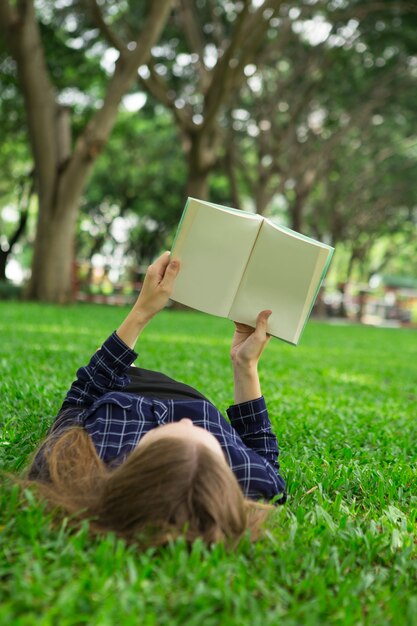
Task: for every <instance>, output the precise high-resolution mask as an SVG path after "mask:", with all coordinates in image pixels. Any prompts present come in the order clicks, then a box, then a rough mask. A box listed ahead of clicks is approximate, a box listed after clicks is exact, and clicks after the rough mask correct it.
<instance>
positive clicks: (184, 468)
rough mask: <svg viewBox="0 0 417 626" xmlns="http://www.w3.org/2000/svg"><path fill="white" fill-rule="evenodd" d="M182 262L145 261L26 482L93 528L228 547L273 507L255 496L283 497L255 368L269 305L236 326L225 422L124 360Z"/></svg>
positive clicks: (188, 394)
mask: <svg viewBox="0 0 417 626" xmlns="http://www.w3.org/2000/svg"><path fill="white" fill-rule="evenodd" d="M178 271H179V264H178V262H174V261H171V262H170V260H169V253H164V254H163V255H162V256H161V257H159V258H158V259H157V260H156V261H155V263H154V264H153V265H150V267H149V268H148V271H147V273H146V277H145V280H144V284H143V288H142V290H141V292H140V295H139V298H138V299H137V301H136V303H135V305H134V306H133V308H132V310H131V311H130V313H129V314H128V316H127V317H126V319H125V320H124V321H123V323H122V324H121V326H120V328H119V329H118V330H117V331H115V332H114V333H113V334H112V335H111V336H110V337H109V338H108V339H107V340H106V341H105V342H104V344H103V345H102V347H101V348H100V349H99V350H98V351H97V352H96V353H95V354H94V356H93V357H92V358H91V360H90V362H89V364H88V365H87V366H85V367H81V368H80V369H79V370H78V372H77V380H76V381H75V382H73V384H72V385H71V388H70V390H69V391H68V393H67V395H66V398H65V400H64V403H63V405H62V407H61V410H60V412H59V414H58V416H57V417H56V419H55V421H54V423H53V425H52V427H51V428H50V430H49V432H48V435H47V437H46V439H45V441H44V442H43V444H42V446H41V447H40V448H39V450H38V451H37V452H36V453H35V456H34V458H33V460H32V462H31V466H30V468H29V470H28V474H27V478H26V480H25V481H24V483H25V485H36V488H37V490H38V492H39V494H40V495H41V496H42V497H43V498H45V499H46V500H47V501H48V503H49V504H50V505H52V506H53V507H54V506H56V505H57V506H58V507H59V510H61V511H62V510H63V511H64V512H65V513H66V514H70V515H71V516H72V517H73V518H74V519H80V518H81V519H82V518H88V519H90V529H91V530H92V531H93V532H97V533H100V532H106V531H113V532H115V533H116V534H117V535H118V536H120V537H124V538H125V539H126V540H128V541H133V540H136V541H139V542H140V541H141V540H142V541H143V542H145V543H152V544H153V545H157V544H162V543H165V542H166V541H167V540H169V539H170V538H173V537H175V536H177V535H179V534H184V535H185V536H186V538H187V540H188V541H190V542H191V541H193V540H194V539H195V538H197V537H201V538H202V539H203V540H204V541H205V542H206V543H211V542H215V541H221V540H224V541H228V542H229V541H230V542H231V543H232V544H234V543H235V542H237V541H238V540H239V538H240V537H242V536H243V535H244V534H245V531H246V530H248V529H249V530H250V531H251V536H252V538H255V537H256V536H257V535H258V534H259V530H260V527H261V524H262V522H263V521H264V520H265V518H266V517H267V516H268V514H269V513H270V511H271V510H272V509H273V506H271V505H268V504H262V503H261V502H259V500H261V499H266V500H271V499H272V498H274V499H275V501H276V502H278V503H279V504H283V503H284V502H285V500H286V494H285V483H284V480H283V479H282V477H281V476H280V474H279V473H278V469H279V464H278V460H277V459H278V446H277V440H276V437H275V435H274V434H273V433H272V431H271V425H270V422H269V418H268V413H267V410H266V406H265V402H264V399H263V397H262V395H261V389H260V384H259V377H258V372H257V364H258V361H259V358H260V356H261V354H262V352H263V350H264V348H265V347H266V345H267V344H268V342H269V339H270V337H269V336H268V335H267V332H266V329H267V320H268V317H269V315H270V313H271V312H270V311H262V312H261V313H260V314H259V316H258V318H257V322H256V328H255V329H253V328H251V327H249V326H245V325H243V324H236V329H235V334H234V337H233V343H232V347H231V352H230V356H231V360H232V364H233V373H234V399H235V404H234V405H233V406H231V407H230V408H229V409H228V411H227V413H228V416H229V418H230V424H229V422H227V420H226V419H225V418H224V417H223V416H222V415H221V414H220V412H219V411H218V410H217V409H216V407H215V406H214V405H213V404H212V403H211V402H210V401H209V400H207V398H205V397H204V396H203V395H202V394H201V393H199V392H198V391H197V390H195V389H193V388H192V387H189V386H188V385H185V384H183V383H180V382H177V381H174V380H173V379H171V378H168V377H167V376H165V375H163V374H161V373H159V372H153V371H150V370H145V369H142V368H137V367H131V365H132V363H133V362H134V361H135V359H136V358H137V354H136V352H134V348H135V345H136V342H137V340H138V338H139V336H140V334H141V333H142V331H143V329H144V328H145V326H146V325H147V323H148V322H149V321H150V320H151V319H152V318H153V317H154V316H155V315H156V314H157V313H158V312H159V311H160V310H161V309H163V308H164V306H165V305H166V303H167V301H168V299H169V296H170V294H171V292H172V288H173V285H174V281H175V278H176V276H177V274H178Z"/></svg>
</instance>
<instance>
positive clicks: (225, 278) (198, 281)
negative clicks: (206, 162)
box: [172, 198, 262, 317]
mask: <svg viewBox="0 0 417 626" xmlns="http://www.w3.org/2000/svg"><path fill="white" fill-rule="evenodd" d="M261 223H262V218H261V217H259V216H258V215H254V214H250V213H246V212H241V213H240V212H239V211H236V210H232V211H228V210H227V208H221V207H218V206H215V205H212V204H210V203H205V202H202V201H199V200H195V199H194V198H190V199H189V201H188V203H187V206H186V211H185V214H184V217H183V219H182V222H181V223H180V227H179V232H178V235H177V237H176V239H175V242H174V246H173V250H172V258H174V259H179V260H180V261H181V270H180V272H179V274H178V277H177V278H176V281H175V286H174V291H173V294H172V300H175V301H176V302H181V303H182V304H185V305H187V306H190V307H193V308H195V309H198V310H200V311H204V312H206V313H211V314H212V315H220V316H223V317H227V315H228V313H229V310H230V307H231V305H232V302H233V299H234V296H235V294H236V290H237V288H238V286H239V283H240V280H241V278H242V274H243V271H244V269H245V267H246V263H247V261H248V258H249V255H250V253H251V250H252V247H253V244H254V242H255V240H256V237H257V234H258V231H259V228H260V224H261Z"/></svg>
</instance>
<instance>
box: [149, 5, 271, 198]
mask: <svg viewBox="0 0 417 626" xmlns="http://www.w3.org/2000/svg"><path fill="white" fill-rule="evenodd" d="M282 4H283V2H282V0H265V1H264V2H263V3H262V4H259V3H256V4H255V3H253V2H251V0H243V1H238V2H234V1H232V2H226V3H225V2H221V1H220V0H199V1H198V2H194V0H181V1H179V2H177V3H176V5H175V10H174V12H173V14H172V17H171V20H170V22H169V24H168V28H167V29H166V31H165V32H164V37H163V38H162V40H161V42H160V45H159V46H158V47H155V48H154V49H153V50H152V55H151V56H150V58H149V61H148V63H147V64H146V65H144V67H142V68H141V70H140V77H141V79H140V83H141V85H142V86H143V87H144V88H145V89H146V90H147V91H148V92H149V93H150V94H151V95H152V96H153V97H154V98H155V99H156V100H157V101H159V102H161V103H162V104H163V105H164V106H166V107H167V108H168V109H169V110H170V111H171V112H172V114H173V118H174V121H175V123H176V124H177V126H178V128H179V130H180V133H181V137H182V145H183V149H184V154H185V156H186V161H187V168H188V177H187V194H188V195H190V196H196V197H199V198H205V197H207V194H208V181H209V175H210V173H211V172H212V171H213V170H214V168H215V166H216V164H217V163H218V161H219V157H220V154H221V149H222V144H223V141H224V137H225V128H224V113H225V110H226V108H227V107H230V106H231V104H232V103H233V102H234V101H235V99H236V97H237V95H238V91H239V88H240V87H241V85H242V83H244V81H245V79H246V77H245V67H246V66H247V65H248V64H249V63H253V60H254V59H255V58H257V56H258V55H259V54H260V51H261V50H262V49H263V47H264V46H265V44H266V43H267V42H268V41H269V39H271V38H272V39H273V38H275V37H276V35H277V29H276V28H275V27H274V24H275V22H274V17H275V16H276V15H277V13H278V12H279V9H280V7H281V5H282Z"/></svg>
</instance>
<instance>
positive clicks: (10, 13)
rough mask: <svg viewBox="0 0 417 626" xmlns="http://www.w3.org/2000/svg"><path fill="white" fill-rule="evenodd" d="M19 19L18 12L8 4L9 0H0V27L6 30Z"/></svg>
mask: <svg viewBox="0 0 417 626" xmlns="http://www.w3.org/2000/svg"><path fill="white" fill-rule="evenodd" d="M18 21H19V14H18V12H17V11H16V9H15V8H14V7H12V6H11V5H10V2H9V0H0V29H1V30H2V31H3V32H7V29H9V28H11V27H12V26H13V25H14V24H16V23H17V22H18Z"/></svg>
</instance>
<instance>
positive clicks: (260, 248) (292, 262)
mask: <svg viewBox="0 0 417 626" xmlns="http://www.w3.org/2000/svg"><path fill="white" fill-rule="evenodd" d="M329 254H330V251H329V248H328V247H327V246H324V244H320V243H319V242H314V241H313V240H306V239H304V238H298V237H293V236H291V235H289V233H287V232H285V230H282V231H281V230H280V229H279V228H276V227H275V226H273V225H272V224H270V223H269V222H268V221H266V220H265V221H264V222H263V224H262V228H261V230H260V232H259V236H258V238H257V241H256V245H255V247H254V249H253V251H252V255H251V257H250V260H249V262H248V265H247V268H246V271H245V273H244V276H243V278H242V281H241V283H240V285H239V289H238V292H237V294H236V297H235V300H234V302H233V305H232V308H231V311H230V314H229V317H230V318H231V319H234V320H235V321H239V322H243V323H245V324H249V325H251V326H254V325H255V322H256V317H257V315H258V313H259V312H260V311H262V310H264V309H270V310H272V315H271V317H270V318H269V323H268V331H269V332H270V333H271V334H272V335H275V336H277V337H279V338H281V339H284V340H285V341H289V342H290V343H294V344H296V343H297V342H298V339H299V336H300V333H301V330H302V328H303V327H304V323H305V321H306V318H307V317H308V314H309V312H310V309H311V305H312V303H313V301H314V298H315V295H316V292H317V287H318V284H319V282H320V281H321V279H322V276H323V271H324V267H325V265H326V262H327V259H328V256H329Z"/></svg>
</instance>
